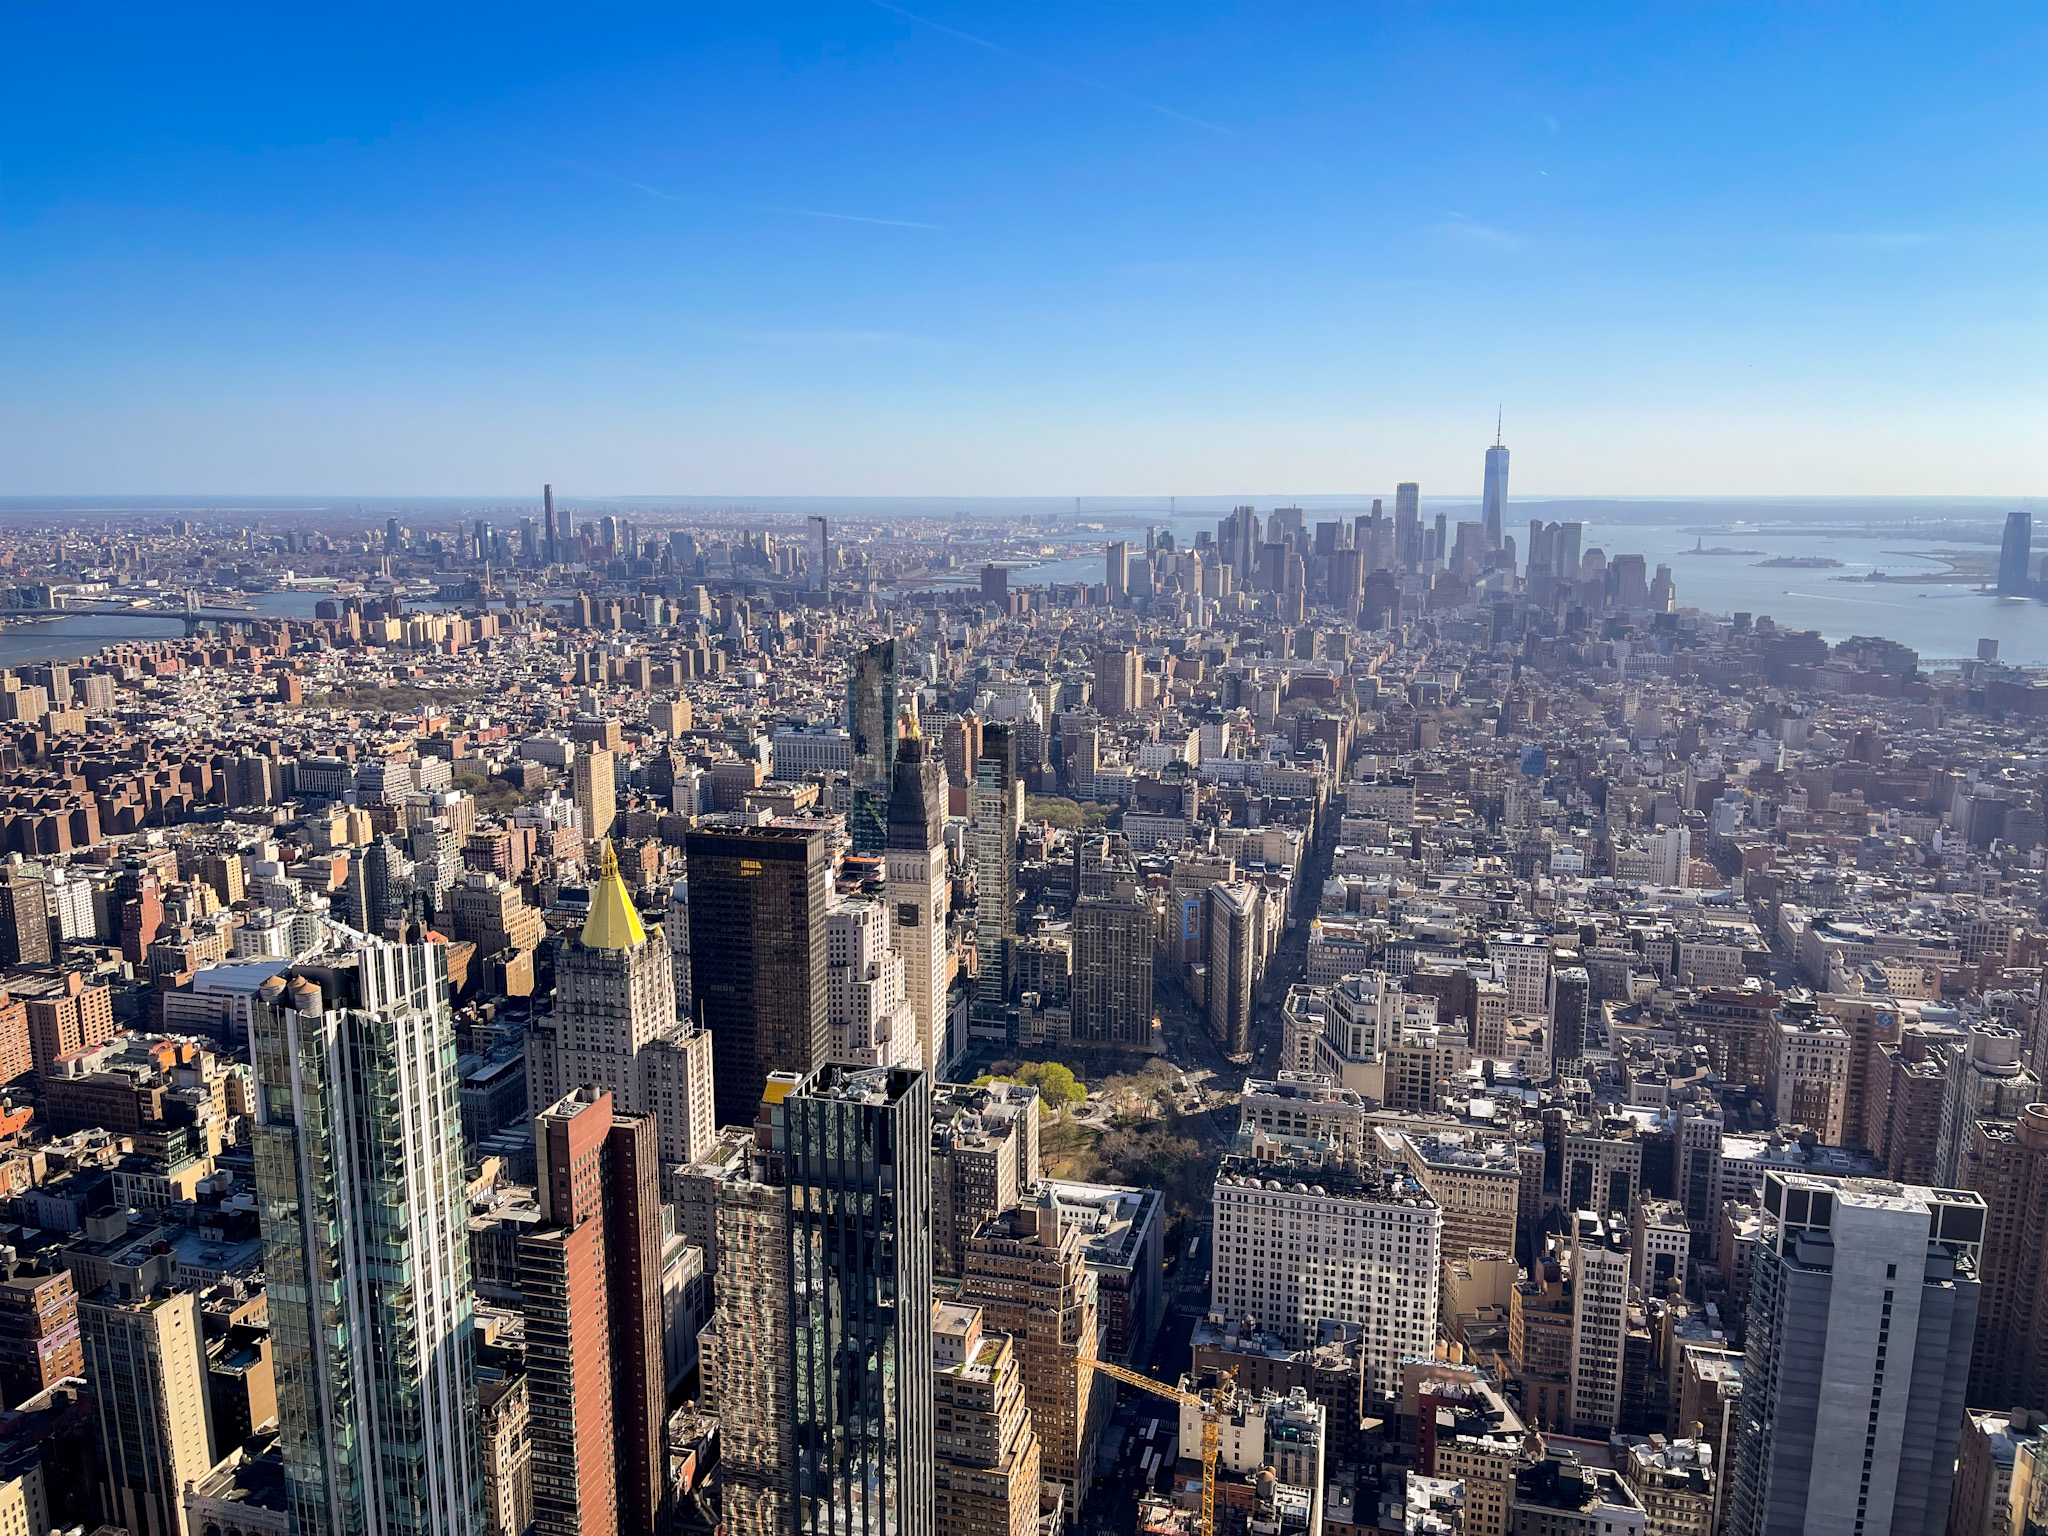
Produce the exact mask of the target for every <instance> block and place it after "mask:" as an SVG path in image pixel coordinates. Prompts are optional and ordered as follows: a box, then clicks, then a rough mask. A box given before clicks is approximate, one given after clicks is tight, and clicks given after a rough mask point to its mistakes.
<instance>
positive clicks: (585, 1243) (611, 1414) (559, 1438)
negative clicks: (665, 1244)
mask: <svg viewBox="0 0 2048 1536" xmlns="http://www.w3.org/2000/svg"><path fill="white" fill-rule="evenodd" d="M654 947H656V948H659V947H660V946H654ZM534 1154H535V1165H536V1185H537V1193H538V1195H539V1197H540V1215H541V1220H540V1225H539V1226H537V1227H536V1228H535V1229H534V1230H532V1231H530V1232H527V1233H525V1234H523V1235H522V1236H521V1237H520V1239H519V1289H520V1294H521V1296H522V1297H523V1298H524V1301H525V1312H526V1380H527V1397H528V1413H529V1422H530V1424H531V1428H532V1436H533V1524H534V1530H535V1531H537V1532H542V1533H546V1536H618V1533H624V1532H631V1533H638V1532H649V1531H655V1530H658V1529H659V1528H660V1526H661V1524H662V1519H661V1516H662V1512H663V1511H662V1506H663V1504H664V1502H665V1500H666V1498H667V1485H668V1476H667V1467H666V1462H665V1450H664V1445H663V1438H662V1434H663V1421H664V1419H665V1417H666V1415H665V1412H664V1409H665V1398H664V1393H663V1375H662V1316H661V1189H660V1184H659V1180H658V1178H657V1175H656V1169H655V1163H656V1157H657V1153H656V1143H655V1130H654V1120H653V1118H652V1117H651V1116H648V1115H632V1114H614V1113H613V1110H612V1096H611V1095H610V1094H609V1093H607V1092H605V1091H604V1090H603V1089H601V1088H597V1087H595V1086H585V1087H582V1088H579V1089H577V1090H576V1091H575V1092H574V1093H572V1094H570V1095H568V1096H567V1097H565V1098H564V1099H562V1100H561V1101H560V1102H559V1103H556V1104H553V1105H551V1106H549V1107H548V1108H547V1109H544V1110H542V1111H541V1112H540V1113H539V1114H538V1115H536V1116H535V1117H534Z"/></svg>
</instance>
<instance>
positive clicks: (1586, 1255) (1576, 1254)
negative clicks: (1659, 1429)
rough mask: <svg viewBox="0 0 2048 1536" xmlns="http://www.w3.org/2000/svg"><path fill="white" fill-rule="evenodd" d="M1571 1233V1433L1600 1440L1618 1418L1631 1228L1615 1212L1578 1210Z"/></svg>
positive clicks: (1626, 1329)
mask: <svg viewBox="0 0 2048 1536" xmlns="http://www.w3.org/2000/svg"><path fill="white" fill-rule="evenodd" d="M1571 1231H1572V1247H1571V1256H1572V1277H1571V1278H1572V1369H1571V1382H1570V1387H1569V1391H1570V1394H1571V1396H1570V1399H1569V1400H1570V1403H1571V1410H1572V1425H1573V1428H1572V1433H1573V1434H1576V1435H1585V1436H1589V1437H1591V1438H1593V1439H1596V1440H1604V1439H1606V1438H1607V1436H1608V1435H1610V1434H1612V1433H1613V1432H1614V1429H1615V1426H1616V1425H1617V1424H1618V1423H1619V1422H1620V1420H1621V1399H1622V1355H1623V1353H1624V1351H1625V1349H1626V1346H1627V1343H1628V1286H1629V1229H1628V1222H1627V1220H1626V1218H1624V1217H1622V1216H1621V1215H1619V1214H1616V1215H1611V1216H1596V1215H1594V1214H1593V1212H1591V1211H1578V1212H1575V1213H1574V1214H1573V1215H1572V1218H1571Z"/></svg>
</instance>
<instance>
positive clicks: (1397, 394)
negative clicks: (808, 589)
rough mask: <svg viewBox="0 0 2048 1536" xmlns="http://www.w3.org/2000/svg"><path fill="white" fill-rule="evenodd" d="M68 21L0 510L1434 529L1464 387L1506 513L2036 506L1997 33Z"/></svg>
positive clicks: (1020, 13)
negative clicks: (656, 497) (1493, 432)
mask: <svg viewBox="0 0 2048 1536" xmlns="http://www.w3.org/2000/svg"><path fill="white" fill-rule="evenodd" d="M86 25H87V24H86V23H83V22H81V21H80V20H79V19H77V18H76V17H75V16H72V15H70V14H67V13H44V14H43V15H41V16H40V17H30V16H27V15H17V16H16V17H14V18H12V19H11V20H10V22H9V23H8V27H9V32H10V34H11V37H12V41H13V42H14V44H15V47H16V50H17V51H18V52H20V53H22V54H24V55H28V54H33V55H34V56H37V57H39V58H41V59H43V60H45V61H46V64H47V67H46V68H44V69H42V70H39V71H38V73H37V76H36V78H34V79H33V80H30V81H27V82H24V87H23V89H22V91H21V92H20V93H18V94H17V95H16V96H14V97H13V98H11V99H10V101H9V103H7V104H6V106H5V107H0V146H4V147H5V149H6V151H7V153H8V158H9V166H10V171H9V185H8V189H7V193H6V196H5V198H4V199H0V230H4V232H5V234H6V237H7V238H6V243H5V251H6V254H5V256H4V257H0V263H4V265H0V273H4V275H5V277H6V282H5V284H4V290H0V291H4V294H5V297H4V299H0V306H4V308H0V319H4V322H5V324H6V325H7V328H8V334H9V337H10V346H9V348H8V349H7V361H6V363H5V365H4V368H5V371H4V373H0V402H4V404H5V406H6V408H7V409H8V411H9V413H10V416H11V418H12V419H13V420H14V422H15V423H16V427H17V429H16V431H14V432H13V433H11V434H9V438H8V441H7V443H6V445H5V446H4V448H0V486H4V488H5V489H7V490H9V491H13V492H27V493H36V494H48V493H59V492H130V493H145V492H172V491H181V490H188V489H193V488H196V489H197V490H199V491H203V492H213V493H217V494H233V493H249V494H260V493H264V492H273V493H295V492H305V493H318V492H322V491H328V490H332V489H333V488H335V487H342V486H352V487H355V488H359V489H362V490H365V491H375V492H386V493H417V494H434V493H450V492H471V491H477V490H482V491H484V492H490V491H494V490H506V489H511V488H515V487H516V488H519V489H521V490H524V488H525V487H526V486H528V485H529V484H537V483H539V482H540V481H542V480H547V479H552V480H554V481H555V482H556V483H557V484H561V483H565V482H573V483H576V484H581V485H587V486H597V487H601V488H603V489H604V490H606V491H607V492H608V493H624V492H629V491H636V490H637V491H660V490H663V489H665V488H668V487H674V486H685V487H688V488H690V489H692V490H693V491H695V492H701V493H704V494H714V493H716V494H726V495H733V496H744V495H770V494H776V495H814V494H820V495H821V494H878V495H896V496H903V495H917V494H926V495H970V494H1030V493H1045V494H1058V493H1061V492H1063V491H1070V490H1071V489H1072V488H1073V487H1076V486H1078V487H1082V488H1088V489H1093V490H1095V491H1097V492H1099V493H1104V494H1115V493H1123V492H1131V491H1138V490H1142V489H1144V488H1147V487H1151V486H1156V485H1169V486H1179V487H1183V488H1185V489H1187V490H1188V491H1189V492H1190V493H1193V492H1197V491H1214V490H1220V489H1224V488H1228V487H1231V486H1242V485H1259V484H1266V485H1291V486H1296V487H1299V488H1301V489H1302V491H1303V492H1304V493H1307V492H1314V491H1325V490H1331V489H1335V488H1341V487H1345V486H1355V485H1372V484H1386V485H1392V484H1393V483H1395V482H1396V481H1398V480H1401V479H1409V478H1413V479H1419V480H1420V481H1421V482H1422V483H1423V484H1424V485H1425V486H1428V485H1432V484H1433V485H1437V486H1440V487H1441V486H1449V485H1453V484H1456V485H1460V486H1462V485H1464V484H1465V483H1467V481H1468V480H1470V481H1472V482H1474V483H1473V484H1472V490H1473V492H1474V493H1475V494H1476V492H1477V489H1478V487H1477V484H1476V476H1474V475H1473V471H1472V467H1471V458H1472V455H1473V453H1474V451H1475V450H1476V449H1478V448H1480V447H1482V446H1483V445H1484V443H1485V441H1486V440H1487V429H1488V428H1489V427H1490V426H1491V423H1489V422H1487V421H1486V420H1485V418H1486V417H1487V416H1489V415H1492V414H1494V410H1495V408H1496V406H1497V405H1499V406H1504V408H1505V411H1506V419H1507V424H1508V435H1509V438H1510V440H1511V441H1513V442H1515V443H1517V444H1518V445H1520V446H1519V452H1520V454H1521V462H1520V464H1519V465H1518V474H1517V486H1518V489H1519V491H1521V492H1522V493H1524V494H1554V493H1559V492H1579V493H1605V494H1634V495H1641V494H1693V495H1706V494H1713V495H1733V494H1781V495H1782V494H1801V493H1807V494H1826V493H1842V494H1878V493H1906V492H1910V493H1924V494H1941V493H1947V494H1987V495H2018V494H2025V493H2030V492H2034V491H2037V490H2038V489H2039V488H2040V487H2041V486H2043V485H2044V484H2048V478H2044V473H2043V472H2044V470H2048V459H2044V454H2043V450H2042V449H2041V447H2040V444H2039V435H2038V433H2036V432H2035V431H2033V428H2032V423H2033V421H2034V419H2035V417H2036V416H2037V414H2038V407H2039V397H2040V380H2039V375H2038V370H2037V369H2036V368H2035V367H2034V366H2033V364H2032V362H2031V359H2032V358H2034V357H2037V356H2038V355H2039V354H2040V351H2041V345H2040V343H2041V341H2042V340H2043V339H2044V338H2043V336H2042V330H2043V316H2042V311H2041V309H2040V306H2039V302H2038V294H2037V291H2036V285H2035V284H2034V282H2033V280H2032V273H2031V267H2032V255H2031V253H2032V251H2033V249H2034V248H2035V247H2036V246H2037V245H2038V234H2039V231H2038V215H2035V214H2032V213H2030V212H2027V211H2025V204H2024V203H2023V202H2022V201H2020V200H2016V199H2015V198H2014V197H2013V195H2012V188H2014V187H2016V186H2024V185H2027V184H2029V183H2030V182H2033V181H2035V180H2037V179H2038V175H2039V171H2040V167H2041V152H2040V150H2039V147H2038V137H2037V136H2036V135H2033V134H2032V133H2030V132H2029V131H2028V130H2027V124H2028V121H2029V113H2030V111H2031V108H2032V102H2033V96H2034V93H2033V92H2032V91H2031V89H2030V88H2029V87H2028V85H2027V84H2026V81H2027V79H2028V78H2029V71H2027V69H2026V68H2025V67H2024V61H2025V60H2027V59H2029V58H2037V57H2038V55H2039V52H2040V49H2041V46H2042V34H2041V28H2040V26H2039V25H2038V23H2037V22H2036V21H2035V19H2034V18H2032V17H2030V16H2028V15H2026V13H2018V12H2011V11H1993V10H1980V11H1972V12H1962V13H1958V12H1955V11H1952V10H1947V11H1935V10H1933V9H1923V10H1901V11H1896V12H1892V13H1889V14H1887V15H1886V16H1885V17H1884V18H1883V19H1882V20H1878V19H1876V18H1874V17H1869V16H1867V15H1864V14H1862V13H1855V12H1827V13H1821V12H1805V11H1797V10H1782V9H1781V10H1769V11H1731V12H1725V13H1685V12H1676V11H1672V12H1655V13H1644V14H1641V15H1624V14H1623V13H1617V12H1611V11H1603V10H1598V9H1587V8H1570V7H1567V8H1549V9H1545V10H1543V11H1540V12H1538V11H1532V10H1526V9H1521V8H1512V7H1509V8H1495V9H1489V8H1484V7H1473V8H1460V9H1458V10H1455V11H1452V10H1443V9H1428V8H1382V9H1376V10H1371V11H1366V12H1354V11H1348V10H1323V9H1312V8H1286V9H1253V10H1243V11H1236V10H1222V9H1214V10H1204V11H1199V12H1181V13H1175V14H1174V16H1173V21H1172V25H1170V26H1166V25H1162V24H1161V21H1160V13H1156V12H1142V11H1129V12H1126V11H1118V10H1108V9H1105V10H1098V11H1080V10H1071V9H1064V8H1062V9H1056V10H1055V9H1022V8H1009V9H981V8H976V9H973V10H961V9H958V8H951V7H943V6H937V7H933V8H931V9H929V10H922V9H919V8H917V7H895V6H887V5H865V6H863V5H848V6H844V7H837V8H830V9H819V10H815V11H803V12H792V13H778V14H776V15H774V16H769V15H767V14H766V13H751V14H749V13H741V14H738V15H729V14H724V13H716V12H709V11H689V12H683V13H678V14H677V15H676V16H674V17H667V18H642V19H641V20H640V22H639V24H638V30H637V33H636V47H635V48H634V49H633V50H632V52H631V55H630V56H627V55H624V54H622V53H621V52H620V50H619V49H618V48H617V46H616V42H615V40H614V39H613V38H612V37H610V36H609V35H606V34H603V32H602V29H599V30H598V31H596V32H593V33H592V34H591V35H589V36H588V37H585V36H581V35H578V34H575V33H570V32H554V31H540V30H534V29H522V28H517V27H514V28H507V29H504V30H503V31H502V32H499V33H496V34H493V35H491V36H488V37H478V36H475V35H472V32H471V30H470V29H468V28H458V27H457V26H455V25H454V24H452V23H444V24H439V25H436V24H434V23H432V22H428V23H424V24H415V25H410V26H409V27H408V29H407V44H408V47H407V48H406V49H404V50H394V49H392V48H391V47H390V46H389V45H388V39H387V36H386V29H384V28H382V27H380V26H378V25H377V24H376V23H375V21H374V18H372V19H371V20H370V21H369V22H368V23H367V24H364V25H362V26H361V27H360V28H359V29H357V28H352V29H350V31H349V32H348V33H347V34H345V35H344V34H340V33H337V32H335V30H334V29H332V28H329V27H328V26H327V25H326V24H325V23H323V22H322V21H321V20H319V19H318V18H317V17H315V16H310V15H308V16H303V17H302V16H297V15H294V16H291V17H283V18H273V21H272V23H271V25H269V26H267V27H265V28H263V29H258V30H254V31H250V32H247V33H238V32H236V31H235V30H233V29H230V28H227V27H225V26H224V27H222V28H220V29H218V30H215V31H211V32H209V31H205V30H202V31H200V32H198V33H193V34H189V35H188V34H187V33H186V32H184V31H183V30H182V29H181V30H178V31H173V30H171V29H170V28H169V26H168V24H165V25H164V26H162V27H158V26H153V25H151V24H148V23H146V22H139V23H138V24H137V25H135V26H133V27H131V28H128V29H125V30H124V31H123V32H122V33H120V34H119V35H116V36H97V35H89V34H88V33H87V32H86V31H85V30H84V29H85V26H86ZM1817 57H1824V58H1826V59H1827V60H1829V67H1828V68H1826V69H1824V70H1813V69H1809V68H1807V67H1806V65H1805V64H1804V63H1803V62H1795V61H1804V60H1807V59H1812V58H1817ZM2016 61H2018V62H2017V63H2016ZM281 63H282V64H285V65H287V66H289V67H286V68H283V69H280V68H278V66H279V65H280V64H281ZM287 79H289V80H290V81H291V85H290V87H289V89H286V88H284V87H283V85H282V82H283V81H284V80H287ZM679 102H686V103H688V105H687V106H678V105H677V103H679Z"/></svg>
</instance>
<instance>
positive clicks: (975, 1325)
mask: <svg viewBox="0 0 2048 1536" xmlns="http://www.w3.org/2000/svg"><path fill="white" fill-rule="evenodd" d="M932 1349H933V1365H934V1368H935V1372H936V1375H935V1379H934V1381H933V1388H934V1392H935V1405H936V1408H937V1410H938V1413H939V1414H941V1415H943V1416H945V1417H946V1418H947V1419H948V1420H950V1422H951V1425H952V1429H953V1433H952V1434H949V1435H948V1436H946V1443H945V1447H944V1448H943V1449H942V1450H940V1451H939V1453H938V1456H937V1465H936V1467H935V1469H934V1471H935V1474H936V1477H935V1481H936V1484H937V1494H936V1500H935V1504H936V1507H935V1509H934V1515H935V1517H936V1519H937V1526H936V1532H937V1536H1032V1533H1033V1532H1034V1531H1036V1530H1037V1529H1038V1521H1039V1512H1038V1503H1039V1497H1038V1495H1039V1488H1038V1484H1039V1448H1038V1436H1037V1435H1036V1434H1035V1433H1033V1431H1032V1428H1031V1410H1030V1409H1029V1408H1028V1407H1027V1406H1026V1405H1025V1401H1024V1373H1023V1370H1022V1369H1021V1368H1020V1366H1019V1363H1018V1345H1017V1343H1016V1342H1015V1341H1013V1340H1012V1339H1011V1338H1010V1337H1009V1335H1007V1334H1002V1333H984V1332H983V1331H982V1323H981V1308H979V1307H971V1306H966V1305H963V1304H962V1303H960V1302H953V1301H941V1302H937V1303H934V1304H933V1307H932Z"/></svg>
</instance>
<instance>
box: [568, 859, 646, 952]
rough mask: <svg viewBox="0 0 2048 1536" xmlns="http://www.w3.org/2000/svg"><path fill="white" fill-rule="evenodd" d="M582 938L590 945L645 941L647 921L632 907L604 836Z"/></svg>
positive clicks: (633, 945)
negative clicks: (595, 881)
mask: <svg viewBox="0 0 2048 1536" xmlns="http://www.w3.org/2000/svg"><path fill="white" fill-rule="evenodd" d="M583 942H584V945H585V946H586V947H588V948H590V949H637V948H639V946H641V945H642V944H645V943H646V942H647V925H646V924H645V923H643V922H641V921H640V914H639V913H638V912H637V911H636V910H634V907H633V897H632V893H631V892H629V891H628V890H627V889H626V881H625V877H624V876H622V875H621V874H620V873H619V856H618V855H617V854H616V853H614V852H613V851H612V844H611V839H610V838H606V839H605V842H604V852H603V853H602V854H601V855H600V856H599V860H598V867H597V885H596V886H595V887H594V888H593V889H592V891H591V893H590V916H589V917H588V918H586V919H585V920H584V923H583Z"/></svg>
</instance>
